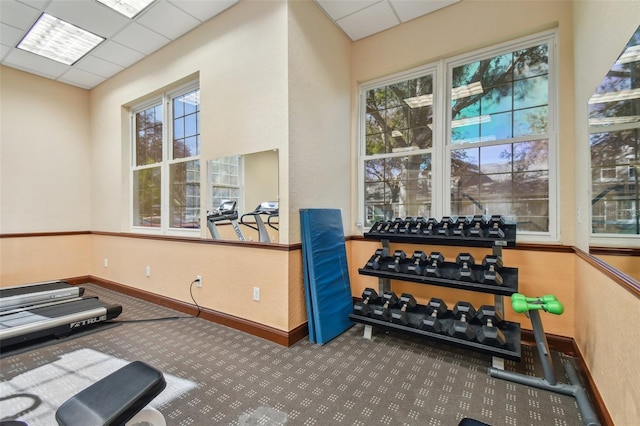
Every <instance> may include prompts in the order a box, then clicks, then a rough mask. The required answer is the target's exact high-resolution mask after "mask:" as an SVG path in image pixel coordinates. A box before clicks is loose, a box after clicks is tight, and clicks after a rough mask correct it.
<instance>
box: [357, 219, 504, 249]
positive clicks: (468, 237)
mask: <svg viewBox="0 0 640 426" xmlns="http://www.w3.org/2000/svg"><path fill="white" fill-rule="evenodd" d="M480 218H482V217H480V216H473V217H465V216H460V217H445V218H443V219H442V221H438V220H436V219H433V218H428V219H425V218H406V219H400V218H398V219H395V220H393V221H378V222H376V223H374V224H373V226H372V227H371V229H370V230H369V232H365V233H364V237H365V238H367V239H375V240H389V241H395V242H403V243H413V244H434V245H448V246H468V247H494V246H499V247H515V245H516V224H515V223H509V222H506V221H504V219H502V218H501V217H495V216H492V217H491V218H490V219H486V218H484V219H482V220H481V219H480Z"/></svg>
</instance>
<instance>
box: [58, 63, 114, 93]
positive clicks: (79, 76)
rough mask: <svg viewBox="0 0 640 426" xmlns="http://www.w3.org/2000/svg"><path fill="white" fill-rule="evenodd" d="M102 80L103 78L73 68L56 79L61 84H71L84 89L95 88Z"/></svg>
mask: <svg viewBox="0 0 640 426" xmlns="http://www.w3.org/2000/svg"><path fill="white" fill-rule="evenodd" d="M104 80H105V78H104V77H100V76H99V75H95V74H92V73H89V72H86V71H82V70H79V69H75V68H71V69H70V70H69V71H67V72H66V73H64V74H62V75H61V76H60V77H59V78H58V81H61V82H62V83H67V84H72V85H74V86H79V87H82V88H84V89H90V88H92V87H95V86H97V85H98V84H100V83H102V82H103V81H104Z"/></svg>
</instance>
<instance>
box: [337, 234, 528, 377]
mask: <svg viewBox="0 0 640 426" xmlns="http://www.w3.org/2000/svg"><path fill="white" fill-rule="evenodd" d="M386 223H387V224H388V223H389V222H386ZM381 225H383V226H381ZM501 229H502V231H503V232H502V234H503V235H500V236H498V237H497V238H492V237H487V236H476V237H468V236H464V235H447V236H443V235H423V234H413V233H411V230H410V229H409V228H408V227H403V226H398V227H395V228H394V227H393V226H390V227H387V226H384V223H382V224H381V223H378V222H377V223H375V224H374V225H373V226H372V227H371V231H370V232H367V233H365V234H364V237H365V238H367V239H375V240H380V241H381V243H382V248H383V249H386V250H387V251H390V250H389V243H390V242H391V241H393V242H399V243H412V244H425V245H426V244H429V245H453V246H466V247H490V248H492V254H493V255H495V256H502V248H503V247H514V246H515V240H516V225H515V224H511V223H506V224H504V225H503V226H502V228H501ZM403 262H405V263H410V262H412V260H411V259H410V258H407V259H406V260H405V261H403ZM454 265H455V263H452V262H444V263H443V264H442V266H441V268H442V276H441V277H430V276H426V275H416V274H411V273H409V272H405V271H406V268H401V269H400V272H396V271H390V270H388V269H387V270H385V268H380V269H369V268H366V267H365V268H360V269H358V272H359V273H360V274H361V275H369V276H375V277H378V287H379V294H383V293H384V292H385V291H391V280H392V279H394V280H401V281H409V282H415V283H418V284H428V285H434V286H441V287H449V288H457V289H462V290H469V291H475V292H483V293H490V294H493V295H494V304H495V309H496V311H498V312H500V314H501V315H502V317H503V318H504V301H503V296H510V295H511V294H513V293H517V292H518V269H517V268H501V269H500V273H501V274H502V277H503V279H504V283H503V285H496V284H490V283H479V282H469V281H460V280H456V279H455V278H453V276H454V275H453V273H452V272H451V271H453V269H454ZM423 310H426V307H425V306H422V305H418V306H417V307H416V308H415V309H414V310H413V313H410V314H409V317H410V319H409V324H408V325H401V324H395V323H392V322H387V321H382V320H379V319H376V318H371V317H366V316H361V315H356V314H353V313H352V314H350V315H349V318H350V319H351V320H352V321H354V322H358V323H362V324H364V325H365V330H364V337H365V338H368V339H370V338H371V337H372V327H373V326H377V327H383V328H386V329H390V330H395V331H400V332H405V333H409V334H413V335H418V336H422V337H425V338H428V339H431V340H435V341H439V342H443V343H446V344H451V345H455V346H462V347H466V348H468V349H472V350H476V351H478V352H482V353H486V354H488V355H492V356H493V361H492V364H493V366H494V367H496V368H499V369H502V368H504V359H511V360H514V361H520V359H521V349H520V338H521V333H520V324H519V323H515V322H510V321H504V322H503V324H502V325H501V327H500V329H501V330H502V332H503V333H504V335H505V338H506V340H507V342H506V344H505V346H504V347H495V346H489V345H484V344H481V343H478V342H475V341H468V340H463V339H458V338H455V337H451V336H449V335H446V334H439V333H433V332H430V331H426V330H421V329H420V328H416V327H414V326H411V322H412V319H413V316H414V315H417V316H419V315H421V314H420V312H421V311H423ZM415 321H418V320H414V322H415ZM443 321H444V322H445V324H446V325H448V321H449V322H453V319H452V315H451V312H450V311H449V312H448V313H447V316H445V317H444V319H443ZM472 327H479V326H476V325H472Z"/></svg>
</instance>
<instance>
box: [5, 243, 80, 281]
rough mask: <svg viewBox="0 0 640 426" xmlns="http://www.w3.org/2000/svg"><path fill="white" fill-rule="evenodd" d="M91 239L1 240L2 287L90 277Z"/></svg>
mask: <svg viewBox="0 0 640 426" xmlns="http://www.w3.org/2000/svg"><path fill="white" fill-rule="evenodd" d="M90 262H91V236H90V235H89V234H88V233H87V234H79V235H66V236H57V237H50V236H41V237H15V238H0V286H2V287H8V286H14V285H21V284H25V283H33V282H40V281H49V280H56V279H61V278H70V277H81V276H87V275H89V270H90Z"/></svg>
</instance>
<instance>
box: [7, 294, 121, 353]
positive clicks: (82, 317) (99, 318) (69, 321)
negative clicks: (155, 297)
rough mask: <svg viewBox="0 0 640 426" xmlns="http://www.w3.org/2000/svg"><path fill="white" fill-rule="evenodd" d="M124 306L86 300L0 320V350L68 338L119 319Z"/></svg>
mask: <svg viewBox="0 0 640 426" xmlns="http://www.w3.org/2000/svg"><path fill="white" fill-rule="evenodd" d="M121 313H122V306H120V305H108V304H106V303H104V302H101V301H100V300H98V298H86V299H81V300H77V301H70V302H67V303H63V304H60V305H54V306H46V307H40V308H38V307H34V308H33V309H30V310H25V311H21V312H16V313H13V314H8V315H3V316H1V317H0V346H1V347H2V348H0V350H2V349H4V348H5V347H8V346H12V345H15V344H19V343H25V342H28V341H31V340H35V339H38V338H41V337H48V336H66V335H69V334H70V333H72V332H74V331H76V330H79V329H82V328H84V327H87V326H90V325H93V324H97V323H100V322H103V321H107V320H110V319H113V318H116V317H117V316H118V315H120V314H121Z"/></svg>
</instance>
